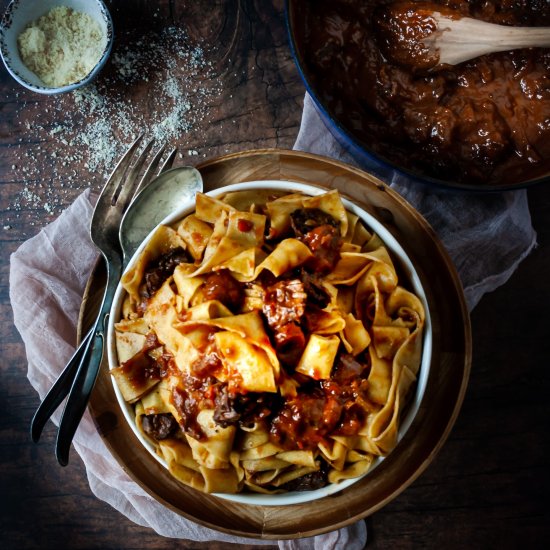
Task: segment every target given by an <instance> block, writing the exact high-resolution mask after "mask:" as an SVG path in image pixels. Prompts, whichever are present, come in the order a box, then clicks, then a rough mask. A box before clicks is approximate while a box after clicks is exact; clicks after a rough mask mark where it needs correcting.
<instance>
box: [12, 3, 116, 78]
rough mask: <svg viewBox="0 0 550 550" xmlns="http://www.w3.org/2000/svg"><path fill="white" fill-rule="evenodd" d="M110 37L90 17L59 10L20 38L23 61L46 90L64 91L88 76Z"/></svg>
mask: <svg viewBox="0 0 550 550" xmlns="http://www.w3.org/2000/svg"><path fill="white" fill-rule="evenodd" d="M105 44H106V37H105V36H104V34H103V33H102V31H101V29H100V27H99V25H98V23H97V22H96V21H95V20H94V19H93V18H92V17H91V16H90V15H88V14H86V13H81V12H78V11H74V10H73V9H71V8H68V7H66V6H58V7H56V8H53V9H52V10H50V11H49V12H48V13H46V15H43V16H42V17H40V18H38V19H37V20H36V21H33V22H32V23H30V25H29V26H27V28H26V29H25V30H24V31H23V32H22V33H21V34H20V35H19V36H18V38H17V45H18V47H19V54H20V56H21V60H22V61H23V63H24V64H25V65H26V66H27V68H28V69H30V70H31V71H32V72H34V73H35V74H36V75H37V76H38V77H39V78H40V79H41V80H42V82H44V84H45V85H46V86H51V87H55V88H57V87H61V86H66V85H68V84H72V83H73V82H78V81H79V80H82V79H83V78H84V77H85V76H87V75H88V74H89V73H90V72H91V71H92V69H93V68H94V67H95V65H96V64H97V62H98V61H99V59H100V57H101V55H102V53H103V50H104V48H105Z"/></svg>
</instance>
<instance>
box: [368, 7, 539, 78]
mask: <svg viewBox="0 0 550 550" xmlns="http://www.w3.org/2000/svg"><path fill="white" fill-rule="evenodd" d="M375 17H376V22H377V32H378V38H379V45H380V48H381V49H382V51H383V53H384V54H385V55H386V56H387V57H388V58H389V59H391V60H392V61H394V62H396V63H398V64H400V65H403V66H407V67H409V68H412V69H422V70H427V69H433V68H434V67H437V66H442V65H458V64H459V63H463V62H464V61H468V60H469V59H474V58H476V57H479V56H480V55H485V54H489V53H494V52H502V51H509V50H515V49H518V48H533V47H539V48H548V47H550V27H511V26H507V25H496V24H494V23H487V22H485V21H480V20H477V19H472V18H470V17H462V15H461V14H460V13H457V12H455V11H453V10H451V9H449V8H446V7H444V6H437V5H436V4H432V3H412V2H396V3H394V4H389V5H387V6H385V7H384V8H382V9H381V10H379V11H378V12H377V14H376V16H375Z"/></svg>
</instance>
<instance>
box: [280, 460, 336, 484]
mask: <svg viewBox="0 0 550 550" xmlns="http://www.w3.org/2000/svg"><path fill="white" fill-rule="evenodd" d="M322 464H323V465H325V466H326V462H324V461H323V462H322ZM327 483H328V471H327V468H326V467H325V468H321V469H320V470H319V471H317V472H312V473H311V474H306V475H305V476H302V477H298V478H296V479H293V480H292V481H288V482H287V483H285V484H284V485H281V489H283V490H285V491H315V490H316V489H321V488H322V487H324V486H325V485H326V484H327Z"/></svg>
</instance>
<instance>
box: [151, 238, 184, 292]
mask: <svg viewBox="0 0 550 550" xmlns="http://www.w3.org/2000/svg"><path fill="white" fill-rule="evenodd" d="M188 261H189V257H188V256H187V253H186V252H185V250H184V249H183V248H181V247H178V248H175V249H174V250H171V251H170V252H168V253H167V254H163V255H162V256H161V257H160V258H158V259H157V260H156V261H154V262H151V263H150V264H149V265H148V266H147V269H146V270H145V287H146V288H145V290H146V292H144V297H145V298H150V297H151V296H153V294H155V292H156V291H157V290H158V289H159V288H160V287H161V286H162V284H163V283H164V281H166V279H168V277H170V276H171V275H172V274H173V273H174V269H176V266H177V265H178V264H180V263H183V262H188Z"/></svg>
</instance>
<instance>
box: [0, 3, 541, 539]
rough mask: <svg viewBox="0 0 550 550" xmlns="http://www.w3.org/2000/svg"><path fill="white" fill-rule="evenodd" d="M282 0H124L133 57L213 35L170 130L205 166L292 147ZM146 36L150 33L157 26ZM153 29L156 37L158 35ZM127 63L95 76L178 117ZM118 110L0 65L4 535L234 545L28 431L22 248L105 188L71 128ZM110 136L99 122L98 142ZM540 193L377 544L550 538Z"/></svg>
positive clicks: (533, 195) (117, 133) (298, 98)
mask: <svg viewBox="0 0 550 550" xmlns="http://www.w3.org/2000/svg"><path fill="white" fill-rule="evenodd" d="M6 4H7V2H6V1H5V0H4V1H2V2H1V3H0V5H1V6H2V7H4V6H5V5H6ZM282 4H283V2H282V1H277V0H273V1H272V2H269V1H267V0H264V1H263V2H260V1H254V0H241V1H238V0H227V1H222V0H219V1H216V0H210V1H208V2H186V1H179V2H170V3H169V4H168V3H166V2H158V3H153V2H144V1H137V0H134V1H132V2H131V1H130V0H125V1H121V0H119V1H118V2H116V9H113V17H114V20H115V28H116V29H117V43H116V44H115V50H114V52H113V53H114V54H117V53H119V54H120V56H121V57H124V56H123V54H125V59H126V60H127V61H128V59H129V57H128V53H129V52H130V50H131V48H130V46H132V48H133V50H132V51H135V50H137V49H138V46H137V45H136V42H135V37H136V36H137V35H138V34H139V33H151V32H159V30H160V29H162V28H163V27H166V25H173V24H176V25H177V26H178V28H182V29H184V30H185V32H186V34H187V39H186V40H187V42H185V41H183V42H182V43H183V45H184V46H185V48H187V49H186V50H185V51H186V52H187V51H188V50H189V48H190V46H191V45H193V44H202V46H203V51H202V53H201V52H200V51H199V50H195V55H196V58H199V59H200V61H201V62H202V63H201V67H200V70H198V69H193V70H191V69H192V67H191V64H192V63H191V62H189V58H187V62H188V63H189V64H190V67H191V68H190V71H189V74H190V77H189V78H188V79H187V81H186V83H185V85H186V86H187V89H186V90H184V94H183V96H184V97H183V99H188V100H190V103H191V105H193V106H194V107H195V108H194V109H192V110H191V114H193V115H194V116H190V112H187V118H188V119H189V124H188V125H187V126H186V128H185V132H183V129H182V128H180V130H181V131H180V136H179V137H178V138H177V139H172V140H171V141H172V143H173V144H174V145H177V146H178V147H180V150H181V151H182V152H183V159H180V160H181V161H182V162H187V163H192V164H196V163H198V162H199V161H200V160H204V159H208V158H213V157H215V156H218V155H220V154H224V153H226V152H234V151H241V150H245V149H253V148H260V147H283V148H290V147H291V146H292V144H293V142H294V139H295V137H296V134H297V131H298V127H299V122H300V114H301V102H302V98H303V93H304V88H303V86H302V84H301V82H300V79H299V76H298V74H297V71H296V69H295V67H294V65H293V62H292V59H291V57H290V52H289V50H288V46H287V42H286V35H285V29H284V22H283V18H282ZM170 7H171V8H172V9H170ZM144 25H146V28H145V27H144ZM146 36H147V37H148V40H150V36H151V35H150V34H147V35H146ZM145 42H147V43H146V44H143V45H142V47H143V48H144V49H146V48H147V47H148V45H150V42H148V41H147V40H145ZM128 45H130V46H128ZM125 48H126V49H125ZM159 51H160V50H159ZM161 53H162V52H161ZM176 53H177V52H176ZM180 54H181V51H180ZM199 54H200V55H199ZM182 59H183V57H182V56H181V55H180V60H182ZM115 60H116V57H115V56H114V57H113V58H112V61H111V63H110V64H109V65H108V66H107V67H106V70H105V71H104V73H102V75H101V77H100V79H99V80H98V81H97V86H98V89H99V91H100V94H99V96H100V97H103V98H105V99H106V101H108V102H111V103H116V102H117V101H118V102H119V104H120V109H119V110H120V111H123V110H124V107H125V105H126V104H125V103H124V101H126V99H124V98H132V101H133V103H134V104H135V105H136V106H137V107H136V109H138V108H139V109H140V111H141V114H142V117H143V118H142V119H141V120H150V119H153V118H154V117H155V116H156V115H155V113H156V112H157V111H159V110H160V111H162V112H163V113H165V114H166V113H168V114H173V112H174V109H172V110H170V109H169V107H168V106H166V105H161V104H159V102H158V101H156V100H158V98H159V92H158V91H156V92H155V91H154V89H153V85H154V83H155V79H156V80H157V81H158V79H160V78H163V76H162V72H161V70H160V69H159V67H158V66H157V65H156V64H155V63H153V62H150V63H149V64H148V65H146V66H143V67H141V68H140V71H141V72H140V77H141V78H142V79H141V80H139V79H137V80H136V81H135V82H129V80H131V79H129V78H125V79H122V78H119V76H120V74H121V72H120V71H121V67H122V65H119V66H118V68H117V66H116V65H115V64H114V63H113V61H115ZM117 71H118V72H117ZM143 73H147V78H148V80H144V79H143ZM178 74H180V73H178ZM191 77H192V78H191ZM182 80H183V78H182ZM166 84H167V87H168V86H169V85H170V82H167V83H166ZM197 84H198V85H197ZM182 85H183V84H182ZM121 98H122V99H121ZM161 99H162V98H161ZM179 100H182V98H181V97H179ZM83 106H84V107H85V108H84V109H83V108H82V107H83ZM199 107H200V108H199ZM110 112H111V111H108V110H105V109H104V108H103V107H101V106H96V108H95V110H94V109H93V108H92V106H91V103H90V102H89V101H87V100H86V98H84V99H82V98H81V99H80V101H78V95H75V94H68V95H66V96H63V97H61V98H60V97H47V96H38V95H35V94H33V93H31V92H27V91H26V90H24V89H23V88H21V87H20V86H19V85H17V84H16V83H15V82H14V81H13V80H12V79H11V77H10V76H9V75H8V74H7V72H6V71H5V69H4V68H3V67H1V68H0V185H1V187H0V190H1V192H0V218H1V219H0V241H1V255H2V263H1V265H0V393H1V395H0V489H1V491H0V499H1V510H2V513H1V515H0V534H1V540H2V547H3V548H9V549H11V548H188V549H194V548H214V549H215V548H220V549H221V548H222V547H226V546H230V545H227V544H221V543H220V544H215V543H207V544H206V543H205V544H199V543H193V542H187V541H175V540H169V539H165V538H162V537H160V536H158V535H157V534H156V533H155V532H153V531H152V530H150V529H146V528H142V527H139V526H137V525H135V524H133V523H131V522H130V521H128V520H127V519H126V518H125V517H124V516H122V515H120V514H119V513H118V512H116V511H115V510H113V509H112V508H111V507H110V506H109V505H108V504H106V503H105V502H102V501H100V500H98V499H97V498H95V497H94V496H93V494H92V493H91V492H90V489H89V487H88V483H87V480H86V475H85V470H84V467H83V465H82V463H81V461H80V460H79V458H78V456H77V455H76V453H73V454H72V456H71V463H70V465H69V466H68V467H67V468H61V467H60V466H58V464H57V463H56V461H55V457H54V452H53V445H54V439H55V430H54V429H53V426H52V425H49V426H48V427H47V429H46V430H45V434H44V436H43V439H42V440H41V441H40V443H39V444H38V445H34V444H33V443H31V441H30V438H29V435H28V427H29V422H30V419H31V417H32V414H33V413H34V410H35V409H36V407H37V405H38V403H39V400H38V396H37V395H36V393H35V392H34V390H33V389H32V387H31V386H30V384H29V382H28V381H27V378H26V368H27V366H26V358H25V350H24V347H23V344H22V342H21V340H20V337H19V335H18V333H17V331H16V329H15V327H14V326H13V317H12V311H11V306H10V303H9V294H8V290H9V287H8V274H9V255H10V254H11V253H12V252H13V251H14V250H16V248H17V247H18V246H19V245H20V244H21V243H22V242H23V241H25V240H26V239H28V238H29V237H31V236H33V235H34V234H36V233H37V232H38V231H39V230H40V229H41V228H42V227H43V226H44V225H46V224H47V223H48V222H50V221H52V220H53V219H55V217H56V216H57V215H58V214H59V212H61V211H62V210H63V209H64V208H65V207H66V206H68V205H69V204H70V203H71V202H72V201H73V200H74V199H75V198H76V196H78V194H80V193H81V192H82V190H83V189H85V188H87V187H89V186H92V187H93V188H95V189H97V188H99V187H100V185H101V183H102V181H103V179H104V175H105V173H106V172H108V171H109V170H110V168H112V160H111V161H109V159H108V157H107V156H106V155H105V151H104V150H103V151H102V153H101V154H99V152H97V151H96V154H95V155H91V154H90V153H89V150H88V149H87V148H86V146H85V145H84V144H82V143H79V142H78V140H77V139H76V138H75V137H71V132H73V133H74V134H75V135H76V134H77V133H78V131H80V133H81V134H83V135H88V136H90V135H92V134H91V133H90V132H89V128H90V126H91V125H93V124H97V123H98V120H100V119H102V118H105V116H104V115H105V114H106V113H107V114H109V113H110ZM179 113H180V114H182V113H183V114H182V116H184V115H185V113H184V112H183V111H181V110H180V111H179ZM138 114H139V113H138ZM110 122H111V126H112V128H111V129H112V130H113V135H114V138H113V139H111V141H110V142H108V143H110V144H111V145H113V143H114V144H115V145H116V144H117V143H119V144H120V145H121V146H122V145H124V144H125V143H128V142H129V135H128V126H127V127H123V120H122V119H121V118H119V119H118V120H115V117H114V116H113V119H112V120H111V121H110ZM130 126H131V125H130ZM134 126H136V124H134ZM130 129H131V128H130ZM102 135H104V134H102V133H101V132H100V133H99V134H97V136H98V137H97V138H96V141H99V139H100V137H101V136H102ZM115 138H116V139H115ZM95 145H97V143H92V144H90V145H89V147H90V148H93V146H95ZM529 199H530V205H531V211H532V216H533V223H534V226H535V228H536V230H537V232H538V242H539V246H538V248H537V249H536V250H535V251H534V252H533V253H532V254H531V255H530V256H529V257H528V258H527V259H526V260H525V261H524V262H523V263H522V265H521V266H520V267H519V269H518V270H517V272H516V273H515V274H514V275H513V276H512V278H511V279H510V280H509V281H508V282H507V283H506V284H505V285H504V286H503V287H501V288H500V289H498V290H497V291H495V292H493V293H492V294H490V295H488V296H486V297H485V298H484V299H483V300H482V302H481V303H480V304H479V306H478V307H477V308H476V309H475V310H474V312H473V315H472V325H473V341H474V357H473V365H472V372H471V378H470V384H469V387H468V391H467V394H466V398H465V402H464V405H463V408H462V412H461V414H460V416H459V418H458V421H457V423H456V425H455V428H454V430H453V431H452V433H451V436H450V438H449V440H448V441H447V443H446V444H445V445H444V447H443V449H442V450H441V452H440V454H439V456H438V457H437V458H436V460H435V461H434V463H433V464H432V465H431V466H430V467H429V468H428V470H427V471H426V472H425V473H424V474H423V475H422V476H421V477H420V478H419V479H418V480H417V481H416V482H415V483H413V485H412V486H411V487H409V488H408V489H407V490H406V491H405V492H404V493H402V494H401V495H400V496H399V497H398V498H396V499H395V500H394V501H393V502H391V503H390V504H388V505H387V506H386V507H385V508H384V509H382V510H381V511H379V512H377V513H376V514H375V515H374V516H372V517H370V518H369V519H368V520H367V524H368V528H369V543H368V548H434V549H437V548H443V547H445V548H457V549H459V548H539V547H540V548H543V547H546V545H547V539H548V537H549V535H550V529H549V527H548V524H549V520H550V517H549V516H550V514H549V513H548V507H547V504H546V496H547V494H548V493H549V489H550V487H549V475H548V465H549V464H548V463H549V460H548V457H549V456H550V449H549V441H550V429H549V428H548V416H549V412H550V407H549V404H548V403H549V398H548V396H549V395H550V383H549V382H550V375H549V369H548V358H549V357H550V338H549V336H548V333H549V329H550V321H549V320H548V316H547V311H548V309H549V306H550V286H549V284H548V281H549V280H550V189H548V188H547V187H538V188H534V189H532V190H530V191H529ZM241 547H242V545H241ZM251 547H252V546H251ZM244 548H246V546H244Z"/></svg>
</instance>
